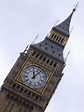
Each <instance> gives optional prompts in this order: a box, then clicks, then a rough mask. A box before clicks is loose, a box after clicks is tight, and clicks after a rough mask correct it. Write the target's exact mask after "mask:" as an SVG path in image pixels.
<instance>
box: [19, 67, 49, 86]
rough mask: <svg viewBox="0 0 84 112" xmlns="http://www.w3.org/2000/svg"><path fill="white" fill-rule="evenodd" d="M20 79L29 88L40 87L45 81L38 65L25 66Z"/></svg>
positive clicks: (44, 76)
mask: <svg viewBox="0 0 84 112" xmlns="http://www.w3.org/2000/svg"><path fill="white" fill-rule="evenodd" d="M21 77H22V81H23V82H24V84H25V85H27V86H29V87H30V88H40V87H42V86H43V85H44V84H45V83H46V79H47V77H46V74H45V72H44V70H43V69H41V68H40V67H38V66H29V67H26V68H25V69H24V70H23V72H22V76H21Z"/></svg>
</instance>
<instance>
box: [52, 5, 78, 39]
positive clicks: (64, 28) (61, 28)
mask: <svg viewBox="0 0 84 112" xmlns="http://www.w3.org/2000/svg"><path fill="white" fill-rule="evenodd" d="M77 7H78V3H77V4H76V5H75V7H74V8H73V10H72V12H71V14H70V15H69V16H68V18H67V19H65V20H64V21H63V22H62V23H60V24H58V25H57V26H54V27H53V29H54V30H56V31H57V32H60V33H62V34H63V35H65V36H67V37H69V27H70V22H71V18H72V15H73V13H74V12H75V11H76V9H77Z"/></svg>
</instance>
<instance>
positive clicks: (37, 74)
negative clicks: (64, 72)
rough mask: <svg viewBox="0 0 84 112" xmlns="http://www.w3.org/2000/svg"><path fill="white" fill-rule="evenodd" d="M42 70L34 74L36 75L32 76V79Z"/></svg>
mask: <svg viewBox="0 0 84 112" xmlns="http://www.w3.org/2000/svg"><path fill="white" fill-rule="evenodd" d="M40 72H41V70H40V71H38V72H37V73H36V74H34V76H33V77H32V79H35V77H36V76H37V75H38V74H39V73H40Z"/></svg>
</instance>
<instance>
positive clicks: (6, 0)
mask: <svg viewBox="0 0 84 112" xmlns="http://www.w3.org/2000/svg"><path fill="white" fill-rule="evenodd" d="M77 2H78V1H77V0H0V51H1V52H0V85H2V83H3V80H4V79H5V77H6V76H7V74H8V72H9V71H10V69H11V68H12V66H13V64H14V63H15V61H16V59H17V58H18V56H19V53H20V52H22V51H23V50H24V49H25V47H26V46H27V45H28V44H30V43H31V42H32V41H33V39H34V38H35V37H36V35H38V34H39V38H38V39H37V40H36V43H37V42H39V41H41V40H43V39H44V38H45V36H46V35H47V34H48V33H49V31H50V30H51V28H52V26H53V25H54V24H55V23H56V21H57V20H58V19H59V23H60V22H62V21H63V20H64V19H66V18H67V16H68V15H69V14H70V13H71V11H72V9H73V6H74V4H76V3H77ZM83 11H84V1H83V0H79V8H78V10H77V11H76V12H75V13H74V15H73V18H72V21H71V26H70V31H71V28H72V27H73V26H74V29H73V31H72V32H71V36H70V39H69V41H68V43H67V45H66V48H65V50H64V57H66V56H67V53H68V51H69V50H70V51H71V52H70V55H69V56H68V59H67V62H66V67H65V69H64V71H63V73H64V76H63V78H62V80H61V82H60V83H59V85H58V88H57V90H56V92H55V93H54V95H53V97H52V99H51V101H50V103H49V105H48V107H47V109H46V111H45V112H84V72H83V69H84V35H83V32H84V12H83ZM59 23H58V24H59Z"/></svg>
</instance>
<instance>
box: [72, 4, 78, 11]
mask: <svg viewBox="0 0 84 112" xmlns="http://www.w3.org/2000/svg"><path fill="white" fill-rule="evenodd" d="M78 4H79V2H78V3H77V4H76V5H74V8H73V12H75V11H76V9H78Z"/></svg>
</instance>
